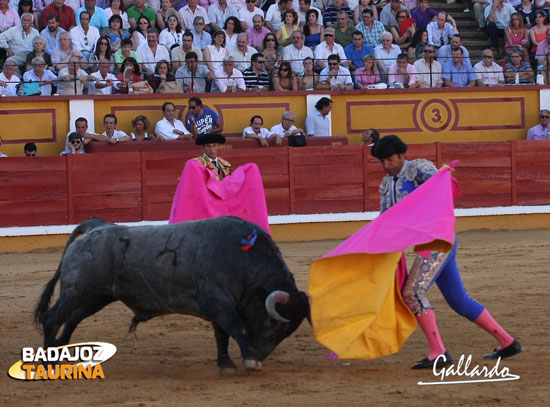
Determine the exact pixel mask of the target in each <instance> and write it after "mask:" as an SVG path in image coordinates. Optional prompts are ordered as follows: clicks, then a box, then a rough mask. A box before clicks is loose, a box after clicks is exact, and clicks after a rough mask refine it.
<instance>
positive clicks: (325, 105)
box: [306, 60, 332, 137]
mask: <svg viewBox="0 0 550 407" xmlns="http://www.w3.org/2000/svg"><path fill="white" fill-rule="evenodd" d="M329 61H330V60H329ZM315 109H316V111H315V112H313V113H311V114H310V115H308V116H307V117H306V134H307V135H308V137H312V136H315V137H330V136H331V133H332V132H331V128H330V119H329V118H328V115H329V114H330V112H331V110H332V100H330V99H329V98H327V97H322V98H321V99H319V100H318V101H317V103H315Z"/></svg>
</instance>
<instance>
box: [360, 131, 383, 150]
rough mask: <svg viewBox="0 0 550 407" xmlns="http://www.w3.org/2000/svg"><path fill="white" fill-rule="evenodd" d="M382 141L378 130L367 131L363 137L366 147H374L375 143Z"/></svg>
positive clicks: (362, 140)
mask: <svg viewBox="0 0 550 407" xmlns="http://www.w3.org/2000/svg"><path fill="white" fill-rule="evenodd" d="M378 140H380V133H378V130H376V129H367V130H365V132H364V133H363V136H362V137H361V142H362V143H363V145H364V146H368V147H372V146H373V145H374V143H376V142H377V141H378Z"/></svg>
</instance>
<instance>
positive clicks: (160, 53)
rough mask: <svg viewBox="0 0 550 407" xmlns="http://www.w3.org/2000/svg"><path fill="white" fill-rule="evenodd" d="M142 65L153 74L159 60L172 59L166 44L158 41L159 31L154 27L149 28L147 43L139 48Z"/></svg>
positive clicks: (146, 71) (148, 72)
mask: <svg viewBox="0 0 550 407" xmlns="http://www.w3.org/2000/svg"><path fill="white" fill-rule="evenodd" d="M137 53H138V54H139V58H140V59H141V66H142V69H143V71H144V72H145V73H147V74H149V75H150V74H152V73H153V69H154V66H155V65H156V64H157V62H159V61H162V60H165V61H170V53H169V52H168V49H166V47H165V46H164V45H160V44H159V43H158V32H157V30H156V29H154V28H149V29H148V30H147V45H141V46H140V47H139V48H138V49H137Z"/></svg>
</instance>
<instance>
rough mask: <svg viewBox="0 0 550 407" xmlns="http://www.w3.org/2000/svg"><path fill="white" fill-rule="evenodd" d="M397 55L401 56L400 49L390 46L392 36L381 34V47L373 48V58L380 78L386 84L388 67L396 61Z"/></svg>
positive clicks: (393, 45)
mask: <svg viewBox="0 0 550 407" xmlns="http://www.w3.org/2000/svg"><path fill="white" fill-rule="evenodd" d="M399 54H401V48H399V46H398V45H395V44H392V35H391V34H390V33H388V32H386V33H384V34H382V45H379V46H377V47H376V48H374V57H375V58H376V61H377V63H378V70H379V71H380V77H381V78H382V80H383V81H384V82H387V78H388V71H389V69H390V66H392V65H393V64H394V63H395V62H396V61H397V56H398V55H399Z"/></svg>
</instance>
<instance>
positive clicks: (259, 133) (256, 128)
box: [243, 115, 281, 147]
mask: <svg viewBox="0 0 550 407" xmlns="http://www.w3.org/2000/svg"><path fill="white" fill-rule="evenodd" d="M263 125H264V119H263V118H262V116H258V115H256V116H252V118H251V119H250V126H249V127H245V129H244V130H243V138H255V139H257V140H258V141H259V143H260V145H261V146H262V147H269V143H268V142H267V139H268V138H271V136H273V134H271V132H270V131H269V130H268V129H266V128H265V127H262V126H263ZM280 141H281V138H280V137H279V144H278V145H281V143H280Z"/></svg>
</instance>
